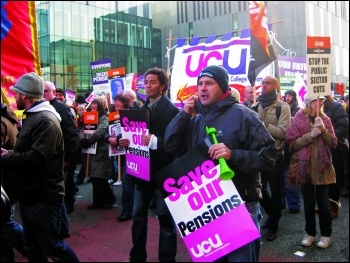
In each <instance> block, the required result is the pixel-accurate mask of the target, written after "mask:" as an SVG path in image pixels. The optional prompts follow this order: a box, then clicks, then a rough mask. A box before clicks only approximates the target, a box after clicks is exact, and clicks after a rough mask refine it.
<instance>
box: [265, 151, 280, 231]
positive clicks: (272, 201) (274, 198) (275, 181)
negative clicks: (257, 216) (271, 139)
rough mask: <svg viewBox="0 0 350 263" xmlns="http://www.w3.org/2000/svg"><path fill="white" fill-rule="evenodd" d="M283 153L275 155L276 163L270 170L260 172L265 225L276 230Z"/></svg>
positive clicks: (278, 214)
mask: <svg viewBox="0 0 350 263" xmlns="http://www.w3.org/2000/svg"><path fill="white" fill-rule="evenodd" d="M283 163H284V160H283V155H282V154H278V155H277V157H276V164H275V166H274V168H273V169H271V170H270V171H264V172H262V173H261V183H262V196H263V199H261V200H260V205H261V206H262V207H263V208H264V210H265V212H266V214H268V216H269V217H268V219H267V222H266V227H267V228H268V229H271V230H275V231H277V228H278V222H279V219H280V217H281V216H282V213H281V196H282V180H283V179H282V177H283V166H284V165H283ZM268 185H269V186H270V191H271V195H270V193H269V191H268Z"/></svg>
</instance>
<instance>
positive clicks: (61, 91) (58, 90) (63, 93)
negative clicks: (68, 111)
mask: <svg viewBox="0 0 350 263" xmlns="http://www.w3.org/2000/svg"><path fill="white" fill-rule="evenodd" d="M56 93H61V94H62V95H63V97H65V98H66V92H65V91H64V90H63V89H56Z"/></svg>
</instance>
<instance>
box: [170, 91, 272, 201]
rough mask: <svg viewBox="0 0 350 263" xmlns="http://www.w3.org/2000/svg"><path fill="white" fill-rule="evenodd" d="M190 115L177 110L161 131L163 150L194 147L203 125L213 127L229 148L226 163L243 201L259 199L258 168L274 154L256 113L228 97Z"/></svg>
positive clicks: (268, 165) (267, 165) (202, 134)
mask: <svg viewBox="0 0 350 263" xmlns="http://www.w3.org/2000/svg"><path fill="white" fill-rule="evenodd" d="M198 110H199V114H197V115H196V116H195V117H193V118H192V116H191V115H189V114H187V113H186V112H184V111H181V112H180V113H178V114H177V115H176V116H175V118H174V119H173V120H172V121H171V122H170V123H169V125H168V127H167V129H166V131H165V138H164V140H165V150H166V151H169V152H172V153H174V154H180V153H183V152H185V151H186V150H188V149H192V148H194V147H195V146H196V145H197V144H199V143H200V142H202V141H203V140H204V139H205V138H209V139H210V140H211V138H210V137H208V136H207V135H206V132H205V127H206V126H208V127H214V128H216V130H217V139H218V142H222V143H224V144H225V145H226V146H227V147H228V148H229V149H231V157H230V159H229V160H228V161H227V164H228V166H229V167H230V168H231V169H232V170H233V171H234V172H235V176H234V177H233V179H232V180H233V182H234V184H235V186H236V188H237V190H238V192H239V194H240V195H241V197H242V199H243V200H244V201H246V202H252V201H257V200H259V199H261V198H262V195H261V180H260V173H259V172H260V171H262V170H266V169H271V168H272V167H273V166H274V165H275V159H276V155H277V150H276V145H275V141H274V139H273V138H272V136H271V134H270V133H269V132H268V131H267V129H266V127H265V125H264V124H263V122H262V121H261V118H260V117H259V115H258V114H257V113H256V112H254V111H253V110H251V109H249V108H247V107H245V106H244V105H240V104H239V103H238V102H237V101H236V100H235V99H234V98H232V97H231V96H229V97H226V98H224V99H223V100H220V101H218V102H217V103H215V104H213V105H211V106H207V107H205V106H202V105H200V106H199V109H198Z"/></svg>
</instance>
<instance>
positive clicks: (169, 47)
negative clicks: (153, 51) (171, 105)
mask: <svg viewBox="0 0 350 263" xmlns="http://www.w3.org/2000/svg"><path fill="white" fill-rule="evenodd" d="M170 49H171V28H170V32H169V43H168V51H167V58H168V68H167V75H168V78H169V80H170ZM170 86H171V83H170ZM169 90H170V87H168V89H167V91H166V93H167V96H168V97H169Z"/></svg>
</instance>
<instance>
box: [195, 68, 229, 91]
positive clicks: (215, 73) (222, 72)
mask: <svg viewBox="0 0 350 263" xmlns="http://www.w3.org/2000/svg"><path fill="white" fill-rule="evenodd" d="M203 76H207V77H210V78H212V79H214V80H215V81H216V82H217V83H218V84H219V86H220V88H221V90H222V92H223V93H226V92H227V91H228V89H229V84H228V73H227V71H226V69H224V68H222V67H219V66H216V65H212V66H209V67H206V68H205V69H203V70H202V71H201V73H199V75H198V79H197V84H198V81H199V79H200V78H201V77H203Z"/></svg>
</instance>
